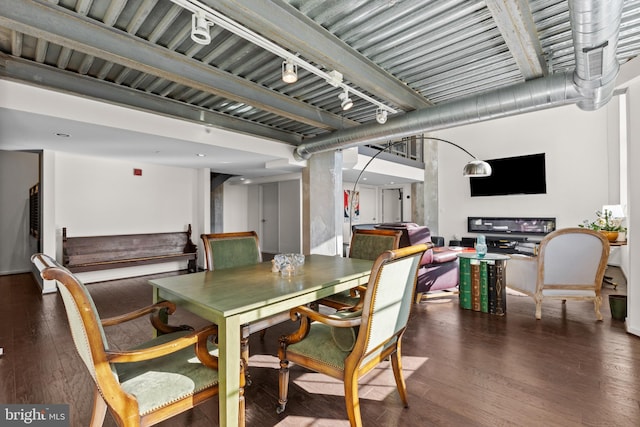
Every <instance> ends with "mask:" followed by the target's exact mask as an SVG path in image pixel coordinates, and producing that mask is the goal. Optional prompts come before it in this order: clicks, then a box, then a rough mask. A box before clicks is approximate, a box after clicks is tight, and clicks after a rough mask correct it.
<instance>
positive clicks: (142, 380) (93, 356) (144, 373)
mask: <svg viewBox="0 0 640 427" xmlns="http://www.w3.org/2000/svg"><path fill="white" fill-rule="evenodd" d="M31 260H32V262H33V263H34V264H35V265H36V267H37V268H38V270H40V274H41V275H42V277H43V278H44V279H47V280H56V281H57V283H58V290H59V291H60V295H61V296H62V300H63V301H64V306H65V309H66V312H67V318H68V320H69V326H70V328H71V335H72V337H73V342H74V344H75V346H76V349H77V351H78V353H79V354H80V357H81V359H82V361H83V362H84V364H85V365H86V367H87V369H88V370H89V373H90V375H91V377H92V378H93V380H94V382H95V389H94V396H93V413H92V415H91V424H90V425H91V426H101V425H102V424H103V422H104V418H105V415H106V412H107V409H108V410H109V412H110V413H111V414H112V416H113V418H114V419H115V421H116V423H117V424H118V425H120V426H149V425H153V424H157V423H159V422H161V421H163V420H166V419H168V418H170V417H172V416H174V415H176V414H179V413H181V412H184V411H186V410H188V409H190V408H193V407H194V406H196V405H198V404H200V403H202V402H204V401H205V400H208V399H210V398H212V397H214V396H216V395H217V394H218V358H217V357H216V356H215V355H214V354H215V352H216V351H217V349H216V348H215V347H214V346H213V344H211V340H210V339H209V338H210V337H212V336H215V335H216V333H217V327H216V326H215V325H211V326H207V327H204V328H202V329H200V330H199V331H192V330H187V328H185V327H171V326H169V325H167V324H165V323H163V322H162V321H161V320H160V311H163V310H165V311H167V312H168V313H169V314H171V313H173V312H174V311H175V305H174V304H173V303H171V302H168V301H164V302H161V303H158V304H154V305H152V306H148V307H145V308H142V309H140V310H137V311H134V312H132V313H127V314H124V315H121V316H117V317H113V318H109V319H100V316H99V315H98V312H97V310H96V307H95V305H94V303H93V299H92V298H91V295H90V294H89V292H88V290H87V288H86V287H85V286H84V284H82V282H81V281H80V280H79V279H78V278H77V277H75V276H74V275H73V274H72V273H71V272H69V270H67V269H66V268H64V267H63V266H61V265H60V264H59V263H58V262H56V261H55V260H54V259H52V258H51V257H49V256H47V255H45V254H35V255H33V257H32V258H31ZM148 314H150V315H151V321H152V324H153V325H154V326H155V327H156V329H157V330H158V332H160V333H161V335H159V336H158V337H157V338H154V339H151V340H150V341H147V342H144V343H142V344H140V345H138V346H136V347H134V348H132V349H130V350H113V349H111V348H110V347H109V344H108V341H107V336H106V334H105V330H104V327H108V326H112V325H118V324H122V323H124V322H127V321H129V320H133V319H137V318H139V317H141V316H144V315H148ZM188 329H191V328H188ZM238 362H240V361H238ZM240 384H241V386H244V380H243V379H242V378H241V380H240ZM240 396H241V399H240V406H239V410H240V419H241V423H244V397H243V391H242V390H241V393H240Z"/></svg>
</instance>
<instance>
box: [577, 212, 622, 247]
mask: <svg viewBox="0 0 640 427" xmlns="http://www.w3.org/2000/svg"><path fill="white" fill-rule="evenodd" d="M578 227H581V228H588V229H590V230H595V231H599V232H601V233H602V234H604V235H605V237H606V238H607V240H609V241H610V242H615V241H616V240H617V239H618V234H619V233H625V232H626V231H627V229H626V228H625V227H623V226H622V218H614V217H613V216H612V213H611V211H610V210H607V209H605V210H604V211H596V220H595V221H589V220H586V219H585V220H584V221H583V222H582V224H579V225H578Z"/></svg>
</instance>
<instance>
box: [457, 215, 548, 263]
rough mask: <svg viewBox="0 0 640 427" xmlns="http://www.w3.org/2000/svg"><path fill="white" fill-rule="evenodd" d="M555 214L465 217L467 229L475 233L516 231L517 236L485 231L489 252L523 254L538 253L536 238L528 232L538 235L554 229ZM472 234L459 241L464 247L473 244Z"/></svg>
mask: <svg viewBox="0 0 640 427" xmlns="http://www.w3.org/2000/svg"><path fill="white" fill-rule="evenodd" d="M555 229H556V219H555V218H548V217H547V218H531V217H527V218H516V217H468V218H467V231H468V232H470V233H477V234H485V233H491V234H516V235H518V236H513V235H511V236H501V235H499V236H492V235H491V234H485V238H486V242H487V249H488V250H489V252H497V253H506V254H515V253H521V254H525V255H536V254H537V253H538V246H539V243H540V239H539V238H530V237H529V236H539V237H543V236H544V235H546V234H548V233H550V232H552V231H555ZM475 240H476V239H475V237H463V238H462V241H461V244H462V246H466V247H473V246H474V244H475Z"/></svg>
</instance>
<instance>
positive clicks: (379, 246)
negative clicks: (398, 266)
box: [318, 229, 402, 311]
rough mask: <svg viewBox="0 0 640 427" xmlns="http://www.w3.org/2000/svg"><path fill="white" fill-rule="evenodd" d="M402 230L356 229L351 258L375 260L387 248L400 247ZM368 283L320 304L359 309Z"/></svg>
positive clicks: (350, 253) (350, 252) (332, 296)
mask: <svg viewBox="0 0 640 427" xmlns="http://www.w3.org/2000/svg"><path fill="white" fill-rule="evenodd" d="M400 237H402V231H400V230H360V229H355V230H354V231H353V235H352V236H351V244H350V245H349V258H358V259H368V260H370V261H373V260H375V259H376V258H377V257H378V256H379V255H380V254H381V253H383V252H384V251H387V250H393V249H398V246H399V245H400ZM365 290H366V285H361V286H359V287H357V288H354V289H351V290H348V291H344V292H340V293H337V294H335V295H331V296H329V297H326V298H323V299H321V300H319V301H318V304H322V305H325V306H327V307H331V308H335V309H336V310H352V311H355V310H358V308H359V307H360V306H361V304H362V300H363V298H364V293H363V292H364V291H365Z"/></svg>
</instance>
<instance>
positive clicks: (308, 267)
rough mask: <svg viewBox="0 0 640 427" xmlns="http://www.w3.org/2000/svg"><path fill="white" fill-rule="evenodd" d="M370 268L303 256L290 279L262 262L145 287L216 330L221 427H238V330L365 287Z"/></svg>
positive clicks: (168, 279)
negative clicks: (300, 265) (208, 322)
mask: <svg viewBox="0 0 640 427" xmlns="http://www.w3.org/2000/svg"><path fill="white" fill-rule="evenodd" d="M372 265H373V263H372V261H368V260H361V259H354V258H343V257H340V256H328V255H307V256H306V259H305V263H304V265H303V266H302V267H301V268H300V269H299V271H298V272H297V273H296V274H295V275H293V276H289V277H287V276H282V275H281V274H280V273H274V272H272V271H271V268H272V263H271V262H263V263H259V264H254V265H250V266H244V267H236V268H228V269H223V270H214V271H206V272H199V273H192V274H183V275H178V276H171V277H165V278H161V279H153V280H150V281H149V283H150V284H151V285H152V286H153V289H154V292H153V300H154V302H157V301H161V300H168V301H172V302H174V303H175V304H177V305H178V306H180V307H183V308H185V309H186V310H188V311H190V312H192V313H194V314H197V315H198V316H200V317H202V318H204V319H207V320H209V321H211V322H213V323H215V324H216V325H218V351H219V355H218V357H219V360H218V368H219V381H220V383H219V400H218V401H219V407H220V425H221V426H237V425H239V413H238V412H239V411H238V402H239V398H240V338H241V337H240V329H241V325H244V324H247V323H251V322H253V321H257V320H260V319H264V318H267V317H269V316H272V315H275V314H279V313H283V312H287V311H289V310H290V309H292V308H294V307H297V306H299V305H304V304H308V303H311V302H313V301H317V300H319V299H321V298H324V297H327V296H329V295H333V294H336V293H338V292H342V291H345V290H348V289H351V288H353V287H356V286H359V285H364V284H366V283H367V281H368V280H369V274H370V272H371V266H372ZM274 387H277V384H276V385H274ZM274 408H275V404H274ZM274 410H275V409H274Z"/></svg>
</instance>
